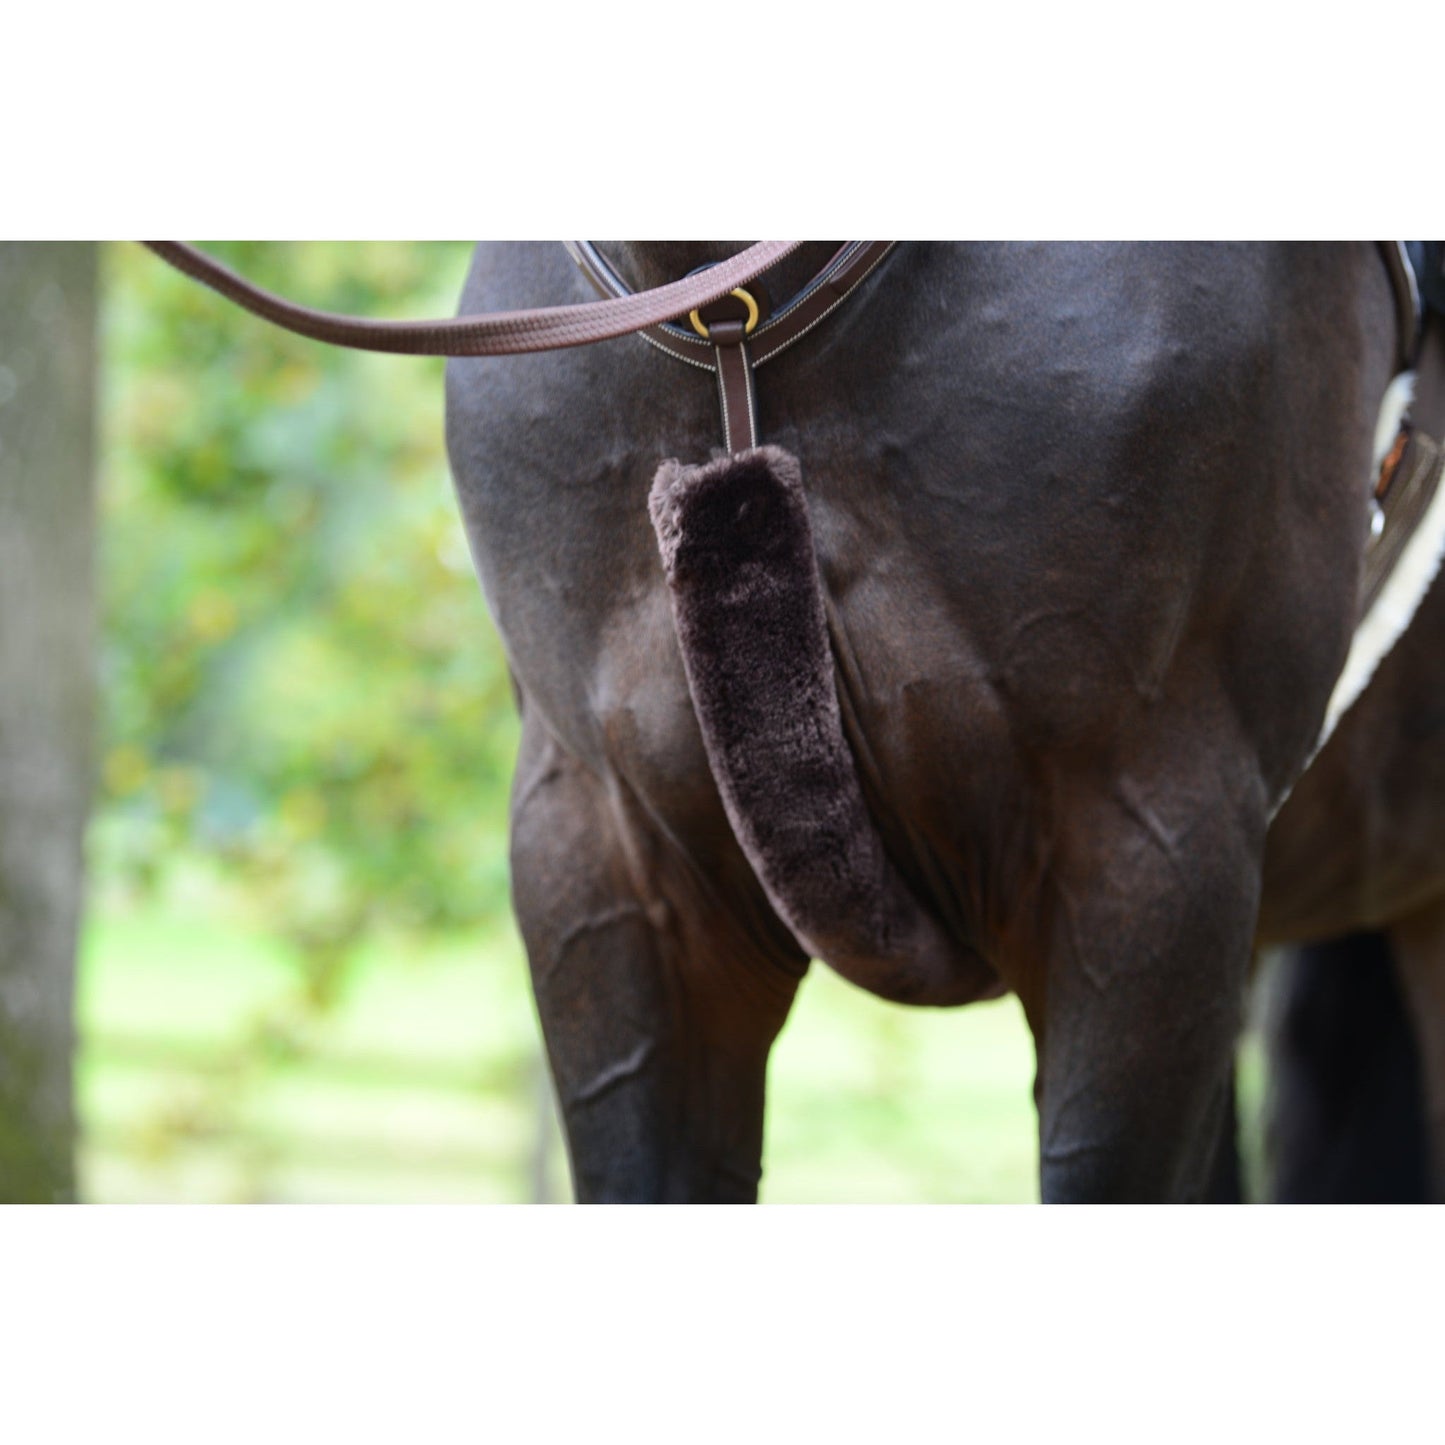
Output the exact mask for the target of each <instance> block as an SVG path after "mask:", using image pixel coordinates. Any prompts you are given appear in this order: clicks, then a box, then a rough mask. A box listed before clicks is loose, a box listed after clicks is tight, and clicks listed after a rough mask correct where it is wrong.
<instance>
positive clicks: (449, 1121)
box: [79, 910, 1036, 1202]
mask: <svg viewBox="0 0 1445 1445" xmlns="http://www.w3.org/2000/svg"><path fill="white" fill-rule="evenodd" d="M350 977H351V983H350V985H349V987H348V989H347V991H346V993H345V994H344V996H343V997H342V998H341V999H340V1001H339V1002H338V1003H337V1004H336V1005H335V1006H334V1008H332V1009H331V1010H330V1011H328V1012H325V1013H321V1014H317V1013H315V1012H313V1011H310V1010H308V1009H306V1008H305V1007H304V1006H303V1004H302V1003H301V1002H300V1000H301V998H302V997H303V994H302V991H301V989H300V982H301V975H300V974H299V972H298V971H297V970H295V969H293V967H292V966H291V964H290V963H288V961H287V958H286V956H285V955H284V953H283V952H282V951H281V950H280V949H279V948H278V947H277V946H276V945H275V944H274V943H272V942H270V941H269V940H268V939H267V938H266V937H265V936H264V935H263V934H261V933H259V932H256V931H253V930H249V929H246V928H244V927H240V926H237V925H235V924H218V923H216V922H214V921H206V920H204V919H202V918H199V917H188V916H186V915H185V914H184V913H176V912H159V911H152V912H123V911H119V910H110V911H108V912H105V913H103V914H101V915H99V916H97V917H94V918H92V920H91V922H90V926H89V928H88V929H87V932H86V938H85V947H84V954H83V964H82V974H81V995H80V1018H81V1030H82V1049H81V1055H80V1073H79V1085H80V1099H81V1110H82V1119H83V1124H84V1131H85V1137H84V1142H83V1147H82V1187H83V1190H84V1193H85V1196H86V1197H87V1198H90V1199H101V1200H146V1201H161V1200H263V1199H264V1200H332V1201H353V1200H354V1201H373V1200H398V1201H418V1202H420V1201H427V1200H437V1201H444V1200H477V1201H491V1202H505V1201H516V1202H521V1201H526V1200H530V1199H532V1198H534V1197H536V1196H537V1194H538V1193H539V1192H541V1193H543V1194H545V1195H548V1196H550V1197H561V1198H566V1197H569V1195H570V1190H569V1188H568V1185H567V1179H566V1165H565V1162H564V1159H563V1155H562V1152H561V1145H560V1140H559V1139H558V1137H557V1134H556V1126H555V1123H554V1121H553V1119H552V1116H551V1110H550V1104H549V1102H548V1099H547V1094H546V1088H545V1085H544V1084H543V1082H542V1079H541V1074H540V1067H541V1066H540V1058H539V1051H538V1034H537V1024H536V1019H535V1015H534V1012H533V1009H532V1004H531V999H530V996H529V993H528V986H527V980H526V968H525V964H524V962H523V959H522V955H521V949H520V946H519V944H518V942H517V940H516V938H515V935H514V934H513V933H512V932H511V931H510V929H499V930H498V931H497V932H495V933H494V934H493V935H491V936H490V937H486V938H477V939H475V940H469V941H465V942H455V943H450V944H446V945H438V946H432V947H429V948H427V949H426V950H425V951H423V952H419V953H418V952H416V951H415V950H414V949H413V950H409V951H407V952H406V953H402V952H400V951H391V950H388V949H387V948H385V947H384V946H381V945H377V946H374V947H372V948H370V949H368V950H366V951H365V952H364V954H363V956H362V957H361V958H360V959H359V960H358V961H357V964H356V966H355V968H354V970H353V972H352V974H351V975H350ZM773 1059H774V1061H773V1070H772V1077H771V1099H770V1106H769V1115H768V1136H767V1156H766V1169H765V1175H764V1183H763V1198H764V1199H765V1200H768V1201H774V1202H824V1201H845V1202H863V1201H870V1202H872V1201H893V1200H896V1201H913V1200H994V1201H1024V1200H1029V1199H1033V1198H1035V1197H1036V1185H1035V1182H1034V1169H1035V1154H1036V1145H1035V1139H1034V1121H1033V1110H1032V1105H1031V1102H1030V1095H1029V1088H1030V1081H1031V1077H1032V1071H1033V1051H1032V1045H1031V1044H1030V1042H1029V1039H1028V1035H1027V1031H1026V1030H1025V1028H1024V1025H1023V1021H1022V1018H1021V1016H1020V1014H1019V1010H1018V1007H1017V1005H1016V1004H1015V1003H1014V1002H1013V1001H1012V1000H1005V1001H1003V1002H1000V1003H995V1004H988V1005H982V1006H978V1007H975V1008H972V1009H965V1010H959V1011H953V1012H948V1013H932V1012H909V1011H904V1010H901V1009H896V1008H890V1007H888V1006H886V1005H883V1004H880V1003H879V1002H877V1001H876V1000H874V999H871V998H869V997H867V996H865V995H863V994H861V993H859V992H858V991H857V990H855V989H852V988H850V987H849V986H848V985H846V984H844V983H841V982H840V981H839V980H837V979H836V978H834V977H833V976H832V975H831V974H829V973H828V972H827V970H825V969H821V968H815V969H814V970H813V971H812V973H811V974H810V976H809V978H808V980H807V981H806V982H805V984H804V986H803V991H802V993H801V995H800V998H799V1002H798V1005H797V1006H796V1008H795V1010H794V1013H793V1016H792V1017H791V1019H790V1020H789V1022H788V1025H787V1027H786V1029H785V1030H784V1033H783V1036H782V1038H781V1039H780V1040H779V1043H778V1045H777V1048H776V1049H775V1051H774V1056H773Z"/></svg>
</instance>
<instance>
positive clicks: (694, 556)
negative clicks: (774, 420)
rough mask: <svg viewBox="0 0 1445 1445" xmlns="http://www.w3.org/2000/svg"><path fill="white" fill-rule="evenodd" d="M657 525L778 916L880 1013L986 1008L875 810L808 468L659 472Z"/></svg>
mask: <svg viewBox="0 0 1445 1445" xmlns="http://www.w3.org/2000/svg"><path fill="white" fill-rule="evenodd" d="M649 510H650V512H651V515H652V524H653V527H654V528H655V529H656V532H657V540H658V545H659V547H660V549H661V552H662V561H663V566H664V568H665V570H666V573H667V581H668V587H669V589H670V591H671V595H672V607H673V617H674V620H675V623H676V627H677V636H678V641H679V643H680V645H681V648H682V658H683V665H684V667H685V669H686V672H687V681H688V687H689V690H690V692H691V694H692V702H693V707H694V708H695V709H696V712H697V718H698V722H699V724H700V725H701V728H702V736H703V741H704V744H705V746H706V749H707V755H708V761H709V763H710V765H711V768H712V773H713V777H714V778H715V779H716V781H717V785H718V789H719V791H720V792H721V794H722V800H723V805H724V807H725V808H726V810H727V816H728V820H729V822H730V823H731V824H732V828H733V831H734V833H735V834H736V835H737V839H738V842H739V844H741V846H742V849H743V852H744V854H745V855H746V856H747V859H748V861H749V863H750V864H751V865H752V867H753V870H754V871H755V872H756V874H757V876H758V879H759V881H760V882H761V883H762V885H763V888H764V889H765V890H766V892H767V895H768V898H769V899H770V900H771V902H772V904H773V907H774V908H776V909H777V911H778V914H779V916H780V917H781V918H782V919H783V921H784V922H785V923H786V924H787V925H788V927H789V928H790V929H791V930H792V931H793V933H794V934H795V936H796V937H797V939H798V941H799V942H800V943H801V944H802V946H803V947H804V948H806V949H807V950H808V951H809V952H810V953H811V954H813V955H814V956H815V957H819V958H822V959H823V960H824V961H825V962H827V963H828V964H830V965H831V966H832V967H833V968H835V969H836V970H837V971H838V972H839V973H841V974H842V975H843V976H844V977H845V978H848V979H850V980H851V981H852V982H854V983H857V984H859V985H860V986H861V987H863V988H866V989H868V990H870V991H871V992H874V993H877V994H880V995H882V996H883V997H885V998H890V999H896V1000H899V1001H901V1002H915V1003H922V1002H927V1003H937V1004H941V1003H956V1002H963V1001H966V1000H967V999H971V998H975V997H978V996H979V994H980V991H981V990H980V975H981V965H980V962H979V960H978V959H977V957H976V956H974V955H972V954H971V953H970V951H968V950H966V949H963V948H960V947H959V945H957V944H955V943H954V942H953V941H951V940H950V939H949V938H948V937H947V936H946V935H945V934H944V933H943V931H942V929H941V928H940V926H939V925H938V923H937V921H936V920H935V919H934V918H933V917H932V916H931V915H930V914H928V913H927V912H926V911H925V910H924V909H923V908H922V907H921V906H920V904H919V903H918V901H917V899H916V898H914V897H913V895H912V894H911V893H910V891H909V889H908V886H907V884H906V883H905V882H904V881H903V879H902V878H901V877H900V875H899V874H898V871H897V869H896V868H895V867H894V866H893V864H892V863H891V862H890V860H889V859H888V856H887V854H886V853H885V851H884V848H883V843H882V840H881V838H880V837H879V834H878V830H877V827H876V826H875V824H874V822H873V819H872V817H871V816H870V815H869V812H868V808H867V805H866V803H865V802H864V799H863V793H862V788H861V786H860V784H859V781H858V775H857V771H856V769H855V767H854V763H853V756H852V753H851V752H850V750H849V747H848V743H847V740H846V739H845V737H844V736H843V727H842V722H841V719H840V716H839V709H838V695H837V684H836V681H835V677H834V672H833V657H832V653H831V651H830V649H829V645H828V631H827V625H826V621H825V616H824V610H823V596H822V581H821V578H820V576H819V572H818V562H817V557H816V555H815V553H814V550H813V536H812V529H811V526H810V524H809V520H808V506H807V500H806V498H805V497H804V494H803V486H802V474H801V469H800V467H799V465H798V462H797V459H796V458H794V457H793V456H791V455H789V453H787V452H785V451H783V450H781V449H780V448H778V447H758V448H756V449H754V450H752V451H747V452H742V453H739V454H738V455H736V456H731V457H726V458H723V459H721V460H719V461H714V462H711V463H709V464H708V465H706V466H700V467H688V466H682V465H681V464H680V463H678V462H675V461H667V462H664V463H663V464H662V466H661V467H660V468H659V469H658V473H657V477H656V479H655V481H654V482H653V486H652V494H651V496H650V498H649Z"/></svg>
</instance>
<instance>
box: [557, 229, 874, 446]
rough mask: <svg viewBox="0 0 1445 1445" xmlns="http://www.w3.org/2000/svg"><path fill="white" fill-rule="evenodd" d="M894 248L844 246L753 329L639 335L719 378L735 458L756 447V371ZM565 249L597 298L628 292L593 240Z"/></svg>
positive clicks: (720, 326)
mask: <svg viewBox="0 0 1445 1445" xmlns="http://www.w3.org/2000/svg"><path fill="white" fill-rule="evenodd" d="M897 244H898V243H897V242H896V241H849V242H848V243H847V244H846V245H844V246H842V247H840V248H839V249H838V250H837V251H836V252H834V254H833V255H832V257H830V258H829V260H828V263H827V264H826V265H825V266H824V267H823V269H822V270H821V271H819V272H818V274H817V275H816V276H814V277H813V279H812V280H811V281H809V282H808V284H807V285H806V286H804V287H803V289H802V290H801V291H799V292H798V294H797V295H796V296H794V297H793V298H792V299H791V300H790V301H789V302H788V303H787V304H786V305H785V306H783V307H782V309H781V310H779V311H777V312H776V313H774V314H773V315H771V316H770V317H769V318H768V319H767V320H766V321H764V322H763V323H762V324H761V325H759V326H758V327H757V328H756V330H754V331H751V332H749V331H746V330H745V328H744V326H743V324H742V323H741V322H736V321H719V322H712V323H710V324H709V325H708V326H707V327H706V330H707V335H706V336H705V337H704V336H700V335H695V334H692V333H690V332H688V331H685V330H683V329H682V327H680V326H674V325H667V324H662V325H658V326H649V327H647V328H646V329H645V330H643V331H642V332H640V333H639V334H640V335H641V336H642V339H643V340H644V341H649V342H651V343H652V345H653V346H655V347H657V348H658V349H659V350H660V351H665V352H666V353H667V354H668V355H669V356H671V357H674V358H676V359H677V360H678V361H685V362H686V363H687V364H688V365H689V366H696V367H699V368H701V369H702V370H704V371H715V372H716V373H717V378H718V397H719V401H720V403H721V407H722V423H723V439H724V442H725V444H726V446H727V449H728V451H729V452H732V453H734V454H736V453H737V452H741V451H747V450H749V449H750V448H752V447H755V446H757V445H758V444H759V443H760V441H761V436H760V434H759V431H758V422H757V416H758V411H757V398H756V396H755V393H754V389H753V368H754V367H757V366H761V365H762V364H763V363H764V362H765V361H770V360H771V359H772V358H773V357H775V356H777V355H778V354H779V353H780V352H782V351H785V350H786V349H787V348H788V347H789V346H791V345H792V344H793V343H794V342H795V341H797V340H799V339H800V338H801V337H802V336H804V335H805V334H806V333H807V332H809V331H811V330H812V329H813V328H814V327H815V326H816V325H817V324H818V323H819V322H820V321H822V320H823V319H824V318H825V317H826V316H828V315H829V314H830V313H831V312H832V311H833V310H834V309H835V308H836V307H838V306H840V305H842V303H843V302H844V301H846V300H847V299H848V297H849V296H851V295H852V294H853V292H854V291H855V290H856V289H857V288H858V287H859V286H860V285H861V284H862V283H863V282H864V281H865V280H866V279H867V278H868V276H869V275H871V274H872V272H873V270H874V269H875V267H877V266H878V264H879V263H880V262H881V261H882V260H883V258H884V257H885V256H886V255H887V254H888V253H889V251H891V250H892V249H893V247H894V246H895V245H897ZM567 249H568V251H569V252H570V253H571V255H572V259H573V260H574V261H576V263H577V265H578V266H579V267H580V268H581V270H582V273H583V274H584V275H585V276H586V277H587V279H588V280H589V281H590V282H591V283H592V285H593V286H594V287H595V288H596V289H597V291H598V292H599V293H600V294H601V295H603V296H608V297H612V298H619V297H623V296H628V295H630V294H631V293H630V292H629V291H628V289H627V284H626V283H625V282H624V281H623V280H622V278H621V277H620V276H619V275H618V274H617V272H616V271H614V270H613V269H612V266H611V265H610V264H609V263H608V261H607V259H606V257H604V256H603V255H602V253H601V252H600V251H599V250H598V249H597V247H596V246H595V245H593V243H592V242H591V241H568V242H567ZM715 269H716V268H715V267H710V268H708V270H706V271H701V272H698V273H697V274H698V275H703V276H706V275H710V274H711V273H712V271H713V270H715ZM730 289H732V288H730Z"/></svg>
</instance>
